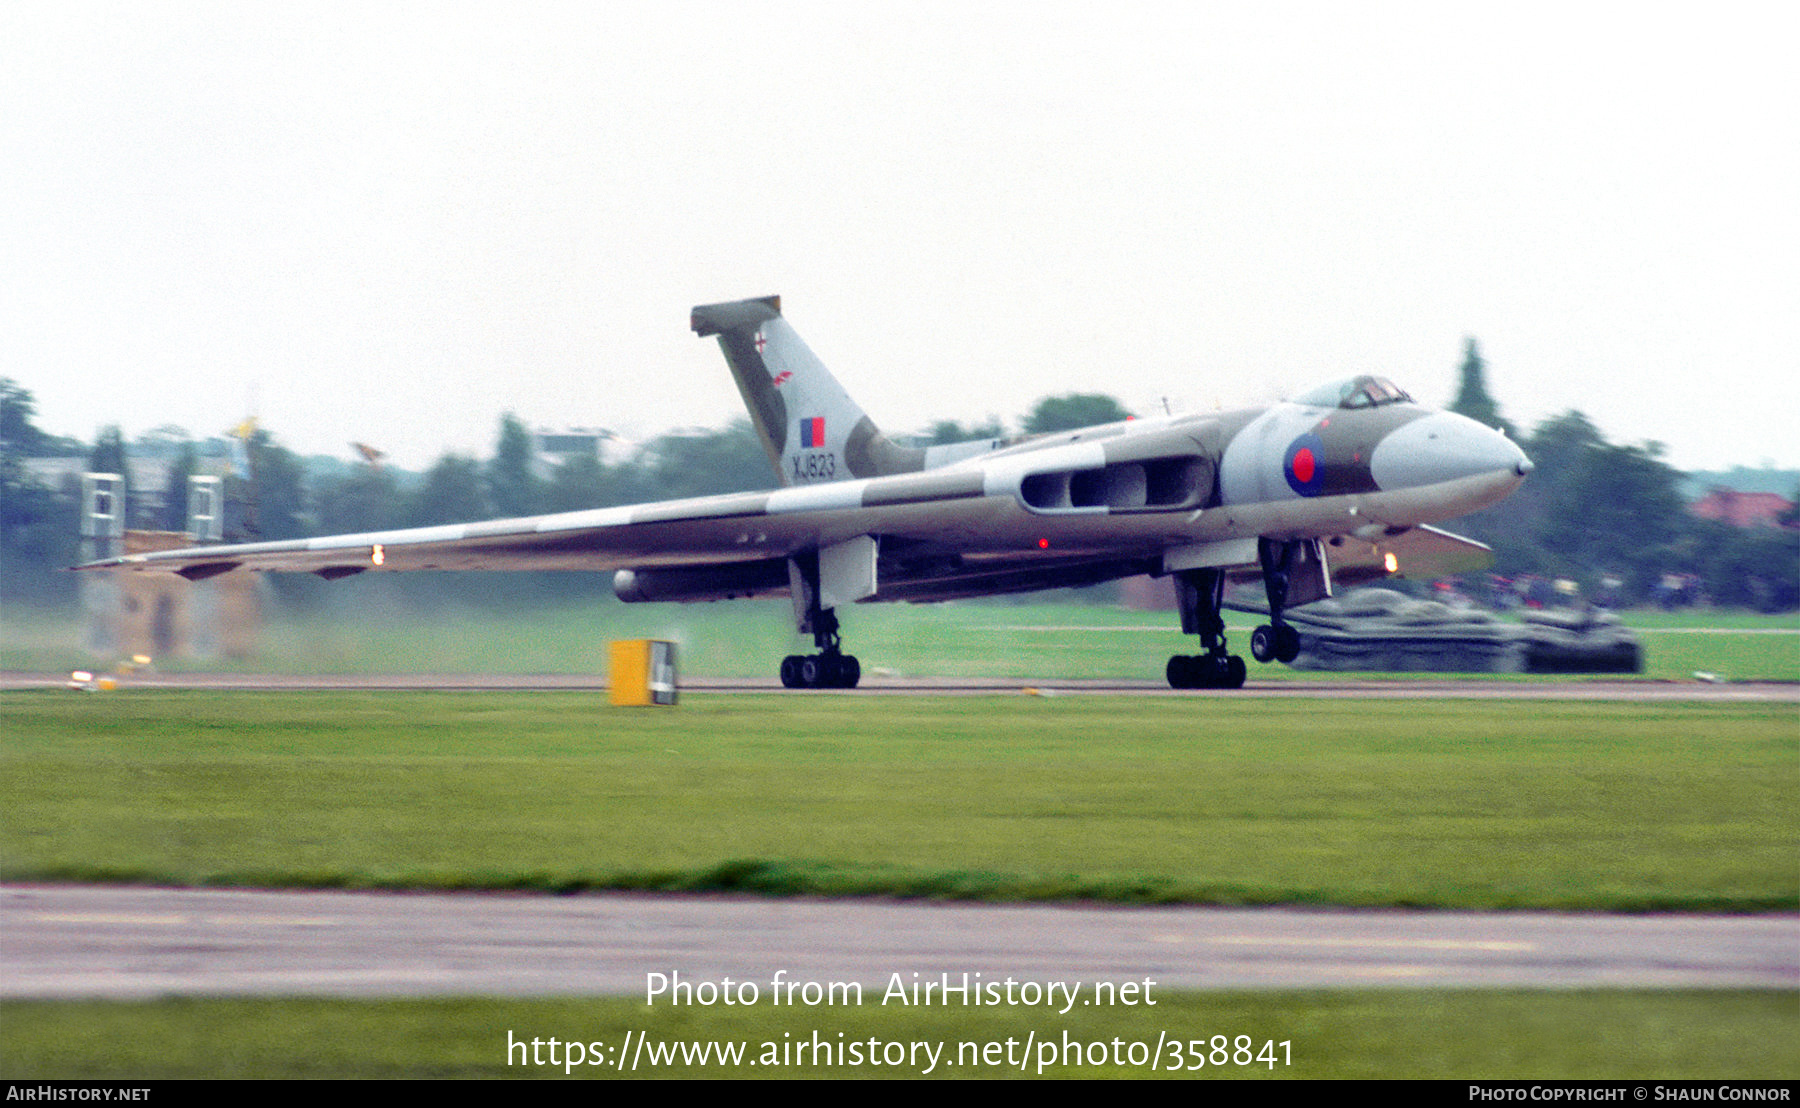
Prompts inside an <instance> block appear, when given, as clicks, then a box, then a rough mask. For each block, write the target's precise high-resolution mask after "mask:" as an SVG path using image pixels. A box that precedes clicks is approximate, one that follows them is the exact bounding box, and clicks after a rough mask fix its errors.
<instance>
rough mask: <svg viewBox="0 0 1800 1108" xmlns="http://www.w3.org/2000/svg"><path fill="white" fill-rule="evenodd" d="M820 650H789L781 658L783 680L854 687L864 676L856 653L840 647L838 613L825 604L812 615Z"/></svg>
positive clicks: (797, 685)
mask: <svg viewBox="0 0 1800 1108" xmlns="http://www.w3.org/2000/svg"><path fill="white" fill-rule="evenodd" d="M811 622H812V627H813V645H814V646H817V647H818V648H819V652H818V653H817V654H804V655H802V654H789V655H788V656H787V657H785V658H783V659H782V660H781V684H782V687H784V688H789V689H854V688H855V687H856V683H857V682H858V681H861V680H862V663H861V662H858V661H857V660H856V655H854V654H845V653H844V652H843V651H842V650H840V649H839V648H838V621H837V613H836V612H833V611H832V610H831V609H829V608H826V609H823V610H820V611H816V612H814V613H813V615H812V621H811Z"/></svg>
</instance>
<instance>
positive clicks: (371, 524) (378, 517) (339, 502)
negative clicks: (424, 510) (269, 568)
mask: <svg viewBox="0 0 1800 1108" xmlns="http://www.w3.org/2000/svg"><path fill="white" fill-rule="evenodd" d="M313 514H314V515H315V516H316V517H317V519H318V522H319V529H320V530H322V531H324V532H325V533H326V534H337V533H339V532H355V531H385V530H390V529H393V528H398V527H403V526H405V524H406V513H405V507H404V505H403V503H402V499H401V496H400V491H399V486H398V485H397V484H396V483H395V481H394V476H393V474H391V473H389V472H388V471H387V470H385V469H382V468H380V467H378V466H373V465H361V466H357V467H356V468H355V469H352V470H350V471H349V472H348V473H346V474H345V475H344V476H342V477H340V478H338V479H336V480H332V481H326V482H323V483H322V484H321V485H320V486H319V488H317V489H316V490H314V493H313Z"/></svg>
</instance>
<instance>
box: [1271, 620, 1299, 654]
mask: <svg viewBox="0 0 1800 1108" xmlns="http://www.w3.org/2000/svg"><path fill="white" fill-rule="evenodd" d="M1299 656H1300V632H1298V631H1296V630H1294V628H1293V626H1292V625H1291V624H1286V623H1284V624H1282V625H1281V626H1279V627H1277V628H1275V660H1276V661H1277V662H1282V663H1292V662H1293V660H1294V659H1295V658H1298V657H1299Z"/></svg>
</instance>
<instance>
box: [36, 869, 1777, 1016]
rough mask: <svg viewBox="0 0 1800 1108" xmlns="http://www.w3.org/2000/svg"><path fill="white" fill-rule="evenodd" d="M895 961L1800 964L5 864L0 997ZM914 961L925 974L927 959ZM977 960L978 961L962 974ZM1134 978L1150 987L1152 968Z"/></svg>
mask: <svg viewBox="0 0 1800 1108" xmlns="http://www.w3.org/2000/svg"><path fill="white" fill-rule="evenodd" d="M655 974H661V975H664V977H665V979H667V980H668V981H670V982H671V983H672V982H673V981H675V980H677V978H676V976H675V975H679V978H678V980H682V981H687V982H689V983H690V984H691V985H697V984H698V983H700V982H712V983H713V984H714V986H715V987H718V986H720V985H721V983H722V982H724V980H725V979H726V978H730V979H731V980H732V981H734V982H738V983H744V982H749V983H753V984H755V985H756V986H757V987H758V989H759V990H761V991H762V996H763V999H764V1000H765V1001H766V1000H767V999H768V998H769V995H770V994H769V990H770V989H771V987H772V986H774V985H775V984H776V983H777V982H781V981H785V982H788V983H798V984H799V985H801V986H804V985H805V984H806V983H808V982H813V983H817V984H818V985H819V986H821V987H823V986H828V985H829V984H831V983H847V982H858V983H860V984H861V985H862V986H863V988H864V990H865V991H868V990H874V991H876V992H877V993H878V992H879V991H880V990H883V989H885V988H886V987H889V986H891V985H892V983H893V982H894V981H895V980H896V979H897V980H899V981H900V982H901V983H902V984H903V985H911V984H912V983H914V982H920V981H944V980H948V981H950V982H951V983H952V984H957V983H963V982H965V981H967V982H976V983H979V982H994V983H1000V982H1004V981H1005V980H1007V979H1009V978H1010V979H1013V980H1015V981H1019V982H1024V981H1037V982H1044V981H1065V982H1069V981H1081V982H1096V981H1099V982H1111V983H1113V984H1114V985H1116V986H1123V985H1124V984H1125V983H1127V982H1145V981H1149V982H1154V984H1153V985H1152V986H1149V988H1150V989H1151V990H1152V993H1151V995H1152V996H1154V991H1155V990H1162V989H1221V988H1233V989H1237V988H1326V987H1345V986H1355V987H1368V986H1407V987H1503V986H1508V987H1520V986H1522V987H1556V988H1575V987H1603V988H1640V987H1641V988H1746V987H1747V988H1785V989H1792V988H1795V987H1797V986H1800V915H1793V914H1776V915H1755V916H1691V915H1642V916H1625V915H1600V914H1559V913H1546V912H1412V911H1350V910H1302V909H1286V908H1266V909H1237V908H1195V907H1100V906H1088V907H1071V906H1057V905H973V904H944V903H919V902H894V901H879V900H816V899H798V900H776V899H760V898H746V897H728V896H652V895H635V894H594V895H580V896H537V895H522V894H491V893H412V892H408V893H380V892H320V891H292V892H288V891H268V890H236V889H171V888H146V887H134V886H117V887H94V886H60V885H7V886H0V997H7V998H25V997H38V998H75V997H109V998H142V997H152V996H165V995H252V994H280V995H332V996H423V995H491V996H528V995H558V996H582V995H627V996H629V995H639V996H643V995H646V991H647V988H648V986H649V984H650V982H651V980H652V975H655ZM915 975H917V976H915ZM964 975H968V976H967V977H965V976H964ZM1140 987H1143V986H1140Z"/></svg>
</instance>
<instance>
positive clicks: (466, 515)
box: [408, 454, 493, 527]
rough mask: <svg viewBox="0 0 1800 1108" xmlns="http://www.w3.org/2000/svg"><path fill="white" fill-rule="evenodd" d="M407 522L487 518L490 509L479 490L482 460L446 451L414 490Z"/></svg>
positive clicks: (419, 523) (427, 523) (422, 523)
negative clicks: (478, 460)
mask: <svg viewBox="0 0 1800 1108" xmlns="http://www.w3.org/2000/svg"><path fill="white" fill-rule="evenodd" d="M409 500H410V501H411V510H410V512H409V513H408V515H409V522H410V523H411V524H412V525H413V526H415V527H429V526H431V525H433V524H439V523H459V522H463V521H467V520H477V519H488V518H490V517H491V516H492V514H493V512H492V510H491V509H490V508H489V506H488V502H487V497H486V496H485V495H484V493H483V490H482V481H481V463H480V462H477V461H476V460H475V459H474V458H471V457H468V456H467V455H463V454H445V455H443V456H442V457H440V458H439V459H438V460H437V461H436V462H435V463H434V464H433V465H432V467H431V468H430V469H429V470H426V471H425V480H424V482H423V483H422V484H420V485H419V487H418V488H417V489H416V490H414V491H413V493H412V495H411V497H409Z"/></svg>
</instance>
